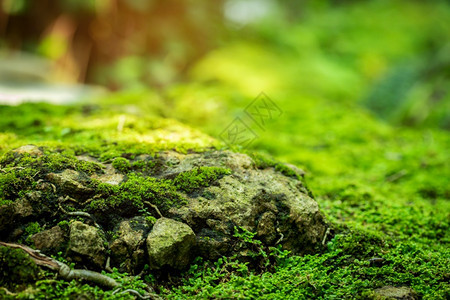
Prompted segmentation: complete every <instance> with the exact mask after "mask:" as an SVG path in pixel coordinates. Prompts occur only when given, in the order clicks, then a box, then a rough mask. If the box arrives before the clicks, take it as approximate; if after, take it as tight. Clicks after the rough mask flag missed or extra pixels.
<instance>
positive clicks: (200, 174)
mask: <svg viewBox="0 0 450 300" xmlns="http://www.w3.org/2000/svg"><path fill="white" fill-rule="evenodd" d="M230 174H231V170H230V169H225V168H219V167H196V168H194V169H192V170H190V171H186V172H182V173H180V174H178V175H177V177H175V179H174V180H173V183H174V185H175V186H176V187H177V189H179V190H182V191H184V192H187V193H191V192H193V191H195V190H196V189H199V188H201V187H207V186H209V185H211V184H212V183H213V182H214V181H216V180H218V179H219V178H221V177H222V176H224V175H230Z"/></svg>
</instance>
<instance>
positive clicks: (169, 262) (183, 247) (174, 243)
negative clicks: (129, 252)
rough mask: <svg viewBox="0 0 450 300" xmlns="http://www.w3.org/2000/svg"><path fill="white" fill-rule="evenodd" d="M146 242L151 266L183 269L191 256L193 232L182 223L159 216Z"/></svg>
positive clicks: (193, 239)
mask: <svg viewBox="0 0 450 300" xmlns="http://www.w3.org/2000/svg"><path fill="white" fill-rule="evenodd" d="M146 244H147V251H148V258H149V263H150V267H151V268H153V269H159V268H161V267H163V266H169V267H172V268H175V269H184V268H186V267H187V266H188V265H189V263H190V260H191V258H192V253H191V250H192V248H193V246H194V244H195V234H194V232H193V231H192V229H191V228H190V227H189V226H188V225H186V224H184V223H181V222H178V221H175V220H172V219H168V218H160V219H158V221H156V223H155V225H154V226H153V229H152V231H151V232H150V234H149V235H148V237H147V241H146Z"/></svg>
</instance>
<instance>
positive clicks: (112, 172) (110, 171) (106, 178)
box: [91, 164, 125, 185]
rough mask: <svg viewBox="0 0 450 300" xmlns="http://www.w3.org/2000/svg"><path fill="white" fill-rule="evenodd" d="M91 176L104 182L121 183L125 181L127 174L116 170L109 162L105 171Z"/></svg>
mask: <svg viewBox="0 0 450 300" xmlns="http://www.w3.org/2000/svg"><path fill="white" fill-rule="evenodd" d="M91 178H93V179H97V180H99V181H101V182H103V183H108V184H112V185H119V184H120V183H121V182H123V180H124V178H125V176H124V175H123V174H121V173H118V172H116V169H114V167H113V166H112V165H111V164H108V165H106V166H105V169H104V173H102V174H93V175H92V176H91Z"/></svg>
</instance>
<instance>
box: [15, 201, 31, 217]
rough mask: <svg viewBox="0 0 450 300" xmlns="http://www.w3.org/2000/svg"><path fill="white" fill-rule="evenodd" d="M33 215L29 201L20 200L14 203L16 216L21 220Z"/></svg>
mask: <svg viewBox="0 0 450 300" xmlns="http://www.w3.org/2000/svg"><path fill="white" fill-rule="evenodd" d="M32 214H33V207H32V206H31V204H30V202H29V201H28V200H27V199H24V198H20V199H17V200H16V201H15V202H14V215H15V217H19V218H26V217H29V216H31V215H32Z"/></svg>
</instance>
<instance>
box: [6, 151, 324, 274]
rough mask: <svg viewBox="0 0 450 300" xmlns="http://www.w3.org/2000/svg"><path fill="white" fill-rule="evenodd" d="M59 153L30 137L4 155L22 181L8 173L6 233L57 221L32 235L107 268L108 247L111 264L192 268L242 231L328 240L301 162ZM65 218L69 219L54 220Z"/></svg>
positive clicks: (303, 242) (278, 239)
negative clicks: (105, 159)
mask: <svg viewBox="0 0 450 300" xmlns="http://www.w3.org/2000/svg"><path fill="white" fill-rule="evenodd" d="M59 155H60V154H58V152H50V154H49V151H44V150H43V149H41V148H38V147H36V146H24V147H21V148H19V149H16V150H14V151H12V152H10V153H9V154H7V156H5V157H6V158H5V159H3V160H1V161H2V164H3V165H0V167H1V168H2V169H3V170H4V171H3V173H2V174H0V175H2V176H4V178H9V177H6V176H7V175H8V174H9V173H8V172H11V174H14V176H11V178H13V179H14V180H17V182H11V183H8V182H7V185H6V187H5V191H6V192H7V193H5V195H8V197H9V199H6V200H7V201H6V202H4V203H6V204H4V205H2V206H0V221H1V222H0V235H1V236H2V239H4V240H10V241H16V240H17V239H20V237H21V235H22V237H25V236H23V235H24V234H25V233H24V224H25V221H26V222H31V221H39V222H38V223H39V224H40V225H41V226H42V227H43V228H50V229H47V230H44V231H42V232H39V233H37V234H34V235H33V236H32V237H31V241H32V242H33V243H34V245H35V246H36V247H37V248H38V249H42V250H43V252H44V253H45V252H48V253H55V252H56V251H59V250H60V249H61V245H62V246H63V247H66V248H65V249H63V250H65V251H64V253H66V254H67V256H68V259H69V260H72V261H74V262H77V263H80V264H82V265H92V266H95V267H96V268H101V267H104V266H105V263H106V260H107V252H108V251H109V255H110V258H111V260H110V263H111V267H117V268H119V270H120V271H124V272H129V273H137V272H139V270H142V268H143V266H144V265H145V264H148V265H149V266H150V267H151V268H152V269H166V268H169V269H183V268H186V267H187V266H188V265H189V263H190V261H191V259H192V258H193V257H196V256H202V257H204V258H207V259H216V258H218V257H221V256H228V255H233V254H237V253H239V254H242V253H243V252H245V251H244V250H245V249H243V248H242V243H239V242H238V241H237V240H238V238H237V237H236V236H235V234H236V230H240V231H242V230H244V231H245V230H247V231H250V232H253V233H255V234H256V235H255V238H256V239H259V240H260V241H262V242H263V245H264V246H275V245H282V246H283V247H284V248H285V249H289V250H291V251H293V252H294V253H306V252H313V251H314V250H315V249H316V248H317V247H318V246H322V245H321V241H322V240H323V236H324V234H325V230H326V224H325V221H324V218H323V217H322V215H321V213H320V211H319V207H318V205H317V203H316V202H315V201H314V199H313V198H312V196H311V193H310V192H309V191H308V189H307V188H306V187H305V185H304V184H303V182H302V176H303V172H302V171H301V170H300V169H298V168H296V167H295V166H286V165H283V166H282V167H280V164H278V165H277V167H274V166H275V165H274V164H271V163H270V162H269V163H267V162H264V163H263V164H261V163H260V161H259V160H255V159H253V158H252V157H250V156H248V155H246V154H239V153H234V152H230V151H217V150H215V151H209V152H202V153H187V154H182V153H178V152H174V151H166V152H160V153H156V154H152V155H145V154H144V155H140V156H137V157H135V158H133V159H131V158H125V157H128V156H124V157H120V158H116V159H115V160H112V162H113V163H111V160H110V161H109V162H108V163H102V162H100V161H99V160H97V159H96V158H95V157H92V156H88V155H83V156H72V157H68V156H67V155H65V156H63V155H61V156H59ZM22 159H23V161H22ZM52 159H56V160H57V162H56V163H54V162H52ZM29 166H31V167H32V169H30V170H27V168H28V167H29ZM31 167H30V168H31ZM15 170H20V172H21V173H14V172H16V171H15ZM4 174H6V175H4ZM21 176H22V177H21ZM30 176H33V177H30ZM3 180H6V179H3ZM19 184H20V185H22V186H21V188H22V190H23V191H25V193H24V192H20V193H19V192H18V191H19V190H18V189H17V186H18V185H19ZM6 188H7V189H8V190H6ZM11 195H12V196H11ZM80 218H81V219H80ZM80 220H83V222H80ZM61 221H64V222H65V224H66V225H65V227H64V228H60V227H58V226H56V227H55V225H57V222H61ZM64 222H63V223H64ZM22 223H23V224H22ZM25 238H26V237H25ZM66 245H67V246H66ZM244 248H245V247H244Z"/></svg>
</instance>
